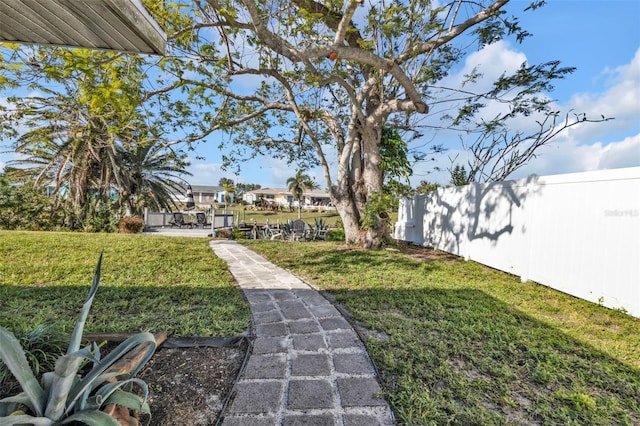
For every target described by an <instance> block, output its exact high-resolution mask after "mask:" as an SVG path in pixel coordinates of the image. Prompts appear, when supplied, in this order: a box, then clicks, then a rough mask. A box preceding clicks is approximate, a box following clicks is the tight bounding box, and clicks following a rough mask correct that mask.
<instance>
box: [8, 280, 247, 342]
mask: <svg viewBox="0 0 640 426" xmlns="http://www.w3.org/2000/svg"><path fill="white" fill-rule="evenodd" d="M87 291H88V287H87V286H51V287H44V286H43V287H36V286H10V285H0V326H2V327H5V328H7V329H9V330H28V329H31V328H33V327H35V326H36V325H38V324H41V323H55V324H56V326H59V327H60V328H61V329H62V331H64V332H68V333H71V331H72V330H73V325H74V324H75V321H76V319H77V317H78V314H79V312H80V309H81V308H82V304H83V303H84V301H85V298H86V296H87ZM250 315H251V313H250V309H249V307H248V304H247V303H246V301H245V300H244V299H243V297H242V295H241V293H240V290H239V289H237V288H234V287H228V288H194V287H189V286H182V285H178V286H171V287H167V286H163V287H139V286H121V287H111V286H108V285H102V286H100V288H99V289H98V292H97V293H96V296H95V299H94V302H93V305H92V307H91V311H90V313H89V317H88V319H87V325H86V327H85V331H86V332H92V333H94V332H123V333H129V332H131V333H134V332H140V331H151V332H162V331H167V332H168V334H169V335H173V336H233V335H236V334H239V333H241V332H243V331H245V330H246V328H247V327H248V325H249V319H250Z"/></svg>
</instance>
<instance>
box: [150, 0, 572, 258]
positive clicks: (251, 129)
mask: <svg viewBox="0 0 640 426" xmlns="http://www.w3.org/2000/svg"><path fill="white" fill-rule="evenodd" d="M507 3H508V0H493V1H486V0H475V1H469V0H455V1H450V2H449V3H444V4H442V5H441V6H439V5H437V4H436V3H434V2H432V1H431V0H408V1H407V0H385V1H382V2H370V3H368V4H365V3H364V2H363V1H362V0H324V1H315V0H289V1H284V0H260V1H257V0H206V1H204V0H201V1H196V2H195V4H196V5H197V6H198V7H197V8H195V9H185V8H182V9H181V10H183V11H185V10H189V12H190V13H187V14H181V15H179V16H180V19H175V18H176V15H174V14H172V11H175V9H174V10H172V9H171V7H172V6H171V4H165V3H159V2H153V1H150V0H149V1H147V3H146V4H147V5H148V6H149V7H150V8H151V9H152V11H153V13H154V14H156V16H158V17H159V18H158V19H159V20H160V21H161V23H162V25H164V26H165V28H167V30H168V32H169V34H170V38H171V39H172V40H174V41H175V42H176V44H175V45H174V46H176V49H175V50H174V52H175V53H176V54H177V55H178V56H181V57H182V58H185V57H186V58H188V60H186V61H185V60H184V59H182V60H180V58H178V57H176V58H175V60H168V61H167V62H166V64H165V69H166V70H169V69H171V70H173V72H174V74H176V75H177V76H178V78H177V80H176V83H175V85H176V86H180V87H182V88H183V89H185V91H186V93H189V94H190V95H189V98H188V100H189V105H190V108H191V111H195V110H196V109H197V108H204V111H206V116H204V115H203V116H202V117H201V119H199V120H198V126H197V128H195V131H194V132H192V134H191V137H192V138H193V140H196V139H197V138H199V137H201V136H202V135H206V134H209V133H211V132H213V131H216V130H221V131H222V132H224V133H225V134H226V135H227V137H226V142H227V143H228V146H229V147H231V148H232V151H231V153H230V154H229V155H227V156H225V158H224V160H225V162H227V163H233V162H234V161H238V160H240V159H242V158H246V157H251V156H255V155H262V154H268V155H272V156H279V157H281V158H285V159H288V160H289V161H290V162H292V163H297V165H298V167H300V168H302V167H309V166H312V165H319V166H320V167H321V168H322V170H323V173H324V180H325V183H326V186H327V187H328V189H329V192H330V196H331V199H332V202H333V203H334V204H335V206H336V207H337V209H338V212H339V214H340V216H341V219H342V222H343V224H344V227H345V235H346V239H347V240H348V241H352V242H358V243H360V244H362V245H364V246H367V247H370V246H375V245H376V244H378V242H379V241H380V239H381V238H382V237H383V236H384V234H385V232H386V229H384V227H385V226H386V225H384V224H383V223H382V222H380V223H379V224H376V223H377V222H375V221H374V222H371V221H363V219H364V218H365V217H366V213H367V205H368V200H369V199H370V198H372V197H374V198H375V197H378V196H379V195H377V194H379V193H381V192H382V190H383V179H384V175H383V167H382V164H383V158H382V155H381V140H382V132H383V129H384V128H385V126H389V127H392V128H395V129H397V130H398V131H402V132H416V134H419V132H420V131H422V130H424V128H421V127H420V120H421V119H422V118H423V117H425V115H426V114H428V113H429V104H432V105H437V106H438V110H448V111H453V113H450V114H449V115H448V116H445V117H444V118H445V120H444V121H443V122H442V123H440V124H439V125H438V127H439V128H443V129H454V130H457V131H461V132H465V134H471V135H473V134H478V135H480V136H479V140H480V139H482V140H488V141H492V140H498V139H500V134H501V132H504V131H505V129H510V128H509V126H508V123H509V122H510V120H512V119H515V118H518V117H523V116H530V115H532V114H539V115H541V116H542V117H551V119H550V120H544V119H542V120H539V122H540V123H542V125H541V127H540V129H539V131H537V132H534V134H532V135H531V138H530V139H522V138H521V137H520V139H518V135H522V133H519V132H516V134H515V136H509V135H507V136H506V138H507V139H509V140H513V139H514V138H515V139H516V146H520V147H525V146H536V141H538V140H544V139H545V137H546V136H548V135H549V134H554V132H555V130H554V129H556V128H557V123H556V120H555V119H554V117H558V113H557V112H556V111H551V110H550V109H549V106H550V102H551V100H550V99H549V98H547V97H545V96H544V93H546V92H548V91H550V90H551V89H552V86H551V84H552V82H553V81H554V80H555V79H558V78H563V77H564V76H566V75H567V74H569V73H571V72H572V71H573V69H572V68H565V67H561V66H560V64H559V62H557V61H553V62H548V63H544V64H540V65H529V64H522V66H521V67H520V68H519V69H518V70H517V71H515V72H513V73H511V74H507V73H505V74H504V75H502V76H501V77H500V78H498V79H497V80H496V81H494V82H493V83H492V84H491V85H490V87H489V88H485V89H483V90H480V89H477V90H473V89H471V87H473V85H470V83H473V82H475V81H478V80H479V79H480V78H481V76H480V75H479V73H473V74H472V75H469V76H467V80H466V81H465V82H463V84H462V85H461V86H459V87H446V86H443V85H442V81H443V79H444V78H445V77H447V75H448V73H449V72H450V70H451V68H452V67H454V66H455V65H456V64H457V63H458V62H460V61H461V60H462V59H463V58H465V57H466V55H467V53H468V51H469V49H472V48H473V47H477V48H480V47H482V46H485V45H487V44H490V43H494V42H496V41H498V40H500V39H502V38H504V37H512V38H514V39H516V40H518V41H520V40H522V39H523V38H524V37H526V36H528V35H529V34H528V33H527V32H526V30H524V29H522V28H521V27H520V25H519V23H518V19H517V17H514V16H508V15H507V13H506V12H505V11H504V9H505V6H506V5H507ZM543 3H544V2H543V1H532V2H531V3H530V4H529V5H528V7H527V10H533V9H535V8H537V7H539V6H541V5H542V4H543ZM169 64H171V65H169ZM185 71H188V73H187V72H185ZM485 87H486V86H485ZM213 99H216V101H215V102H214V101H213ZM491 102H496V103H500V104H501V105H503V108H502V110H501V111H500V112H499V113H498V114H497V115H495V116H493V117H491V118H490V119H488V118H487V117H486V114H485V115H483V114H482V113H483V110H484V107H485V106H486V105H487V104H489V103H491ZM572 123H573V122H571V123H568V122H567V123H564V125H567V124H572ZM562 125H563V123H560V127H562ZM507 133H508V130H507ZM223 144H224V142H223ZM478 151H482V150H481V149H479V150H478ZM499 155H500V153H499V152H498V156H499ZM415 157H416V158H418V159H420V158H421V157H424V155H421V154H420V153H418V154H416V155H415ZM525 160H526V159H525ZM518 161H521V160H518V159H517V160H516V163H517V162H518ZM523 161H524V160H523ZM490 162H491V161H490Z"/></svg>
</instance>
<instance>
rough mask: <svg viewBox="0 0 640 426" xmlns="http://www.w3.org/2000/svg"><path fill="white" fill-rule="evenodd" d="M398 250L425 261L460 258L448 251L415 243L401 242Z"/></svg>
mask: <svg viewBox="0 0 640 426" xmlns="http://www.w3.org/2000/svg"><path fill="white" fill-rule="evenodd" d="M398 250H399V251H400V252H401V253H402V254H404V255H406V256H408V257H410V258H412V259H416V260H422V261H425V262H428V261H431V260H444V261H457V260H460V258H459V257H458V256H454V255H453V254H451V253H447V252H446V251H440V250H435V249H432V248H428V247H422V246H417V245H413V244H399V245H398Z"/></svg>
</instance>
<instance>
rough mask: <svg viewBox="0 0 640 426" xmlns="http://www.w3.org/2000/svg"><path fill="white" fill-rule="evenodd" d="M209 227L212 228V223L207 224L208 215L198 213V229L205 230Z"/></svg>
mask: <svg viewBox="0 0 640 426" xmlns="http://www.w3.org/2000/svg"><path fill="white" fill-rule="evenodd" d="M207 226H211V223H210V222H207V215H206V214H204V213H196V227H198V228H201V229H204V228H205V227H207Z"/></svg>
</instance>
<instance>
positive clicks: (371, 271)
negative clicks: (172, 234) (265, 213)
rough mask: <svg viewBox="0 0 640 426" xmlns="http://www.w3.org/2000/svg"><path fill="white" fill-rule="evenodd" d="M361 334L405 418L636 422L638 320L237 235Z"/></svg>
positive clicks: (509, 288)
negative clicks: (323, 297) (314, 290)
mask: <svg viewBox="0 0 640 426" xmlns="http://www.w3.org/2000/svg"><path fill="white" fill-rule="evenodd" d="M247 244H248V245H249V247H251V248H252V249H254V250H256V251H259V252H261V253H263V254H264V255H265V256H266V257H267V258H268V259H269V260H271V261H273V262H274V263H277V264H279V265H280V266H282V267H284V268H287V269H289V270H291V271H293V272H294V273H296V274H298V275H300V276H302V277H304V278H305V279H306V280H307V281H309V282H311V283H313V284H314V285H316V286H318V287H319V288H321V289H323V290H327V291H328V292H329V293H330V294H331V295H332V297H334V298H335V299H336V301H337V302H339V303H340V304H342V305H343V306H344V307H346V309H347V310H348V311H349V312H350V314H351V315H352V319H353V320H355V321H357V322H358V323H359V324H360V325H362V326H363V327H365V328H366V329H368V330H370V337H368V338H367V339H366V346H367V348H368V350H369V352H370V353H371V355H372V357H373V359H374V361H375V363H376V365H377V367H378V368H379V370H380V372H381V375H382V378H383V380H384V382H385V384H386V393H387V397H388V399H389V400H390V402H391V404H392V405H393V407H394V409H395V410H396V412H397V415H398V418H399V420H400V421H401V422H402V423H403V424H420V425H421V424H435V425H441V424H449V423H451V424H459V425H493V424H541V425H542V424H554V425H555V424H562V425H566V424H573V425H614V424H615V425H619V424H629V425H631V424H640V320H638V319H635V318H632V317H630V316H627V315H625V314H623V313H621V312H617V311H612V310H609V309H606V308H603V307H600V306H597V305H595V304H592V303H589V302H585V301H582V300H579V299H576V298H573V297H571V296H568V295H565V294H562V293H559V292H556V291H554V290H551V289H549V288H547V287H544V286H541V285H537V284H535V283H525V284H523V283H521V282H520V281H519V279H518V278H516V277H513V276H510V275H508V274H505V273H502V272H499V271H495V270H492V269H490V268H487V267H484V266H482V265H479V264H477V263H474V262H464V261H462V260H454V261H450V260H449V261H429V262H421V261H415V260H412V259H409V258H407V257H406V256H404V255H403V254H401V253H397V252H391V251H386V250H381V251H363V250H358V249H350V248H345V247H344V246H341V245H339V244H336V243H293V244H296V249H295V250H291V246H290V244H292V243H276V242H247Z"/></svg>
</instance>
